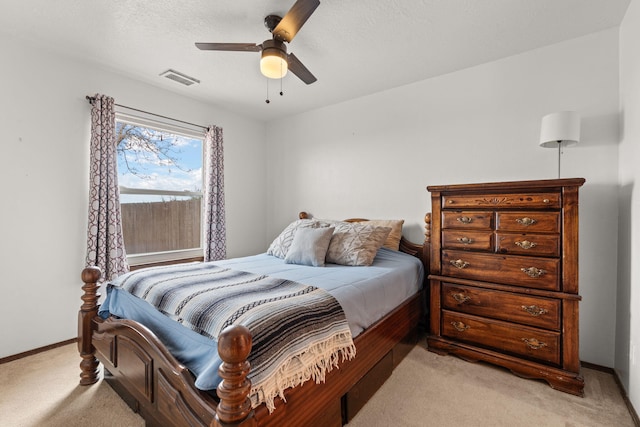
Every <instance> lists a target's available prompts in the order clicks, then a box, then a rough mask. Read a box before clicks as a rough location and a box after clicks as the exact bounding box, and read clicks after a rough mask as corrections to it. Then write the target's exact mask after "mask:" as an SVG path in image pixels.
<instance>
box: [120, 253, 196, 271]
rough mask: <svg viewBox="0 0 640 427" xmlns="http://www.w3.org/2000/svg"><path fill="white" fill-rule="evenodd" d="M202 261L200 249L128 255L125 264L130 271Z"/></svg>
mask: <svg viewBox="0 0 640 427" xmlns="http://www.w3.org/2000/svg"><path fill="white" fill-rule="evenodd" d="M203 260H204V255H203V253H202V249H190V250H183V251H172V252H157V253H149V254H139V255H128V256H127V262H128V263H129V269H130V270H138V269H140V268H144V267H152V266H158V265H170V264H180V263H185V262H194V261H200V262H202V261H203Z"/></svg>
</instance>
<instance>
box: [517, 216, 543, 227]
mask: <svg viewBox="0 0 640 427" xmlns="http://www.w3.org/2000/svg"><path fill="white" fill-rule="evenodd" d="M516 222H517V223H518V224H520V225H524V226H525V227H528V226H530V225H533V224H535V223H536V222H538V221H536V220H535V219H533V218H529V217H524V218H518V219H516Z"/></svg>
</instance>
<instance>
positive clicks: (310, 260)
mask: <svg viewBox="0 0 640 427" xmlns="http://www.w3.org/2000/svg"><path fill="white" fill-rule="evenodd" d="M333 230H334V228H333V227H326V228H298V229H297V230H296V232H295V235H294V236H293V241H292V242H291V246H290V247H289V251H288V252H287V256H285V257H284V262H286V263H287V264H301V265H312V266H314V267H323V266H324V262H325V256H326V254H327V249H329V242H330V241H331V236H332V235H333Z"/></svg>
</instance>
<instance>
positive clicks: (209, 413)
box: [78, 212, 430, 427]
mask: <svg viewBox="0 0 640 427" xmlns="http://www.w3.org/2000/svg"><path fill="white" fill-rule="evenodd" d="M299 217H300V221H311V219H310V217H309V215H307V214H305V213H304V212H303V213H300V215H299ZM314 221H316V220H314ZM319 221H322V220H319ZM345 221H346V223H348V224H351V223H358V224H365V225H366V224H368V223H371V224H373V222H367V220H365V219H362V218H355V219H349V220H345ZM425 223H426V226H425V241H424V244H422V245H418V244H415V243H412V242H410V241H408V240H407V239H405V238H404V237H403V236H401V235H398V236H397V242H396V245H397V247H396V248H394V249H397V251H395V250H389V249H385V248H381V249H380V250H378V251H377V252H376V253H375V258H374V260H373V261H372V262H373V264H372V265H371V267H373V268H360V267H345V268H347V269H349V268H350V270H348V271H349V273H346V276H350V275H352V274H353V275H355V274H356V272H357V271H366V272H367V274H369V275H372V274H373V275H374V276H375V274H374V273H371V272H374V271H376V270H380V271H385V269H386V267H388V265H389V264H390V263H393V262H395V261H394V260H395V259H396V258H402V257H404V258H410V259H414V261H413V262H414V263H415V258H417V259H418V260H419V261H420V262H419V264H420V268H421V270H422V271H421V272H420V274H421V275H420V277H421V280H420V281H421V283H420V284H419V285H418V288H417V290H415V291H411V290H408V291H407V292H408V293H409V294H408V296H406V297H403V296H395V295H394V294H395V293H400V292H395V290H394V288H393V286H394V285H395V281H396V280H397V279H396V278H395V277H396V276H393V275H388V274H386V273H385V274H383V275H382V276H380V277H382V279H380V278H378V279H376V280H377V281H378V282H385V281H386V282H389V283H378V284H377V285H376V286H377V288H375V287H373V286H369V285H368V283H370V281H369V279H366V280H365V279H362V278H358V277H357V276H354V277H355V278H354V279H353V280H354V281H355V282H354V283H356V284H354V283H349V284H347V286H346V289H348V291H345V290H344V289H345V288H344V287H342V285H340V286H337V285H336V286H334V284H335V283H336V282H341V281H345V280H347V279H344V278H342V277H343V276H345V274H342V273H340V272H339V271H340V270H339V269H338V268H336V267H338V266H336V265H333V264H326V266H325V267H328V268H317V267H308V266H300V265H299V263H297V262H296V261H295V260H294V261H293V262H290V260H288V261H287V262H283V259H285V258H287V257H285V256H283V257H282V258H281V257H279V256H275V257H274V256H273V255H278V254H277V253H269V251H272V249H273V248H272V247H273V246H274V244H275V243H276V241H275V240H274V243H272V245H271V246H270V248H269V251H268V253H267V254H260V255H256V256H253V257H243V258H238V259H233V260H225V261H220V262H216V263H214V264H215V265H214V266H211V268H216V269H217V268H230V269H233V271H236V270H237V271H243V272H248V273H249V274H253V273H260V274H268V275H269V277H271V276H277V277H282V278H283V279H288V280H289V279H290V280H293V281H296V282H304V283H305V284H310V285H312V286H313V287H316V286H317V287H320V288H323V287H324V288H326V292H327V293H329V294H331V295H332V296H333V295H334V294H335V295H336V299H337V300H339V301H340V304H341V306H343V307H344V312H345V316H346V317H347V318H348V319H349V322H348V329H349V330H350V332H351V333H352V335H353V337H354V338H353V346H354V348H355V357H351V358H347V357H344V355H343V357H341V358H340V360H339V361H338V362H336V364H337V367H336V369H328V370H327V371H326V372H323V375H322V380H323V381H318V382H316V381H313V380H310V381H306V382H304V383H303V384H301V385H297V386H295V387H292V388H286V390H284V391H283V392H282V393H281V394H280V395H279V396H276V397H275V398H274V399H273V400H272V401H270V402H268V403H267V402H265V401H258V402H256V400H255V398H254V395H253V390H252V384H251V381H250V379H251V375H252V374H254V373H255V372H252V371H251V365H250V363H249V360H255V359H251V358H252V357H255V352H256V351H257V350H256V349H255V348H254V353H251V350H252V335H251V333H250V332H249V329H248V328H247V327H245V326H242V325H238V324H236V325H231V326H228V327H226V328H224V329H222V332H221V333H220V334H219V335H217V340H215V341H217V343H215V341H213V342H214V344H217V345H216V347H217V348H216V351H215V353H217V355H216V356H217V357H218V358H219V365H220V367H219V369H217V370H216V372H215V374H212V373H211V372H210V371H211V369H210V368H206V369H202V368H201V365H197V363H196V365H193V363H194V362H193V361H192V360H189V359H188V357H185V353H189V354H192V353H193V354H197V353H198V351H197V350H194V351H189V352H185V351H183V352H180V351H177V352H176V348H177V347H179V345H180V342H181V341H180V340H178V341H177V342H172V341H171V340H170V339H167V337H166V334H165V333H164V332H163V331H161V330H158V329H157V326H156V325H155V324H153V322H151V323H147V322H146V320H142V319H143V318H138V317H136V315H135V314H132V315H129V314H130V313H131V312H127V311H124V312H123V313H118V315H116V314H114V313H112V312H117V309H115V308H113V307H115V306H113V307H112V305H113V304H115V302H114V300H116V299H117V298H116V297H115V295H118V292H117V291H118V289H113V286H110V289H109V290H110V292H109V295H108V298H107V300H106V301H105V302H104V303H103V304H102V306H101V305H100V304H99V303H98V300H99V298H100V295H99V293H98V288H99V285H98V284H97V282H98V281H99V277H100V271H99V269H97V268H95V267H89V268H86V269H84V270H83V272H82V280H83V282H84V286H83V288H82V289H83V291H84V294H83V296H82V300H83V304H82V306H81V309H80V312H79V320H78V327H79V331H78V334H79V342H78V347H79V351H80V356H81V359H82V360H81V363H80V367H81V374H80V384H81V385H90V384H94V383H96V382H97V381H98V379H99V377H100V364H102V365H103V366H104V378H105V381H107V382H108V383H109V384H110V385H111V386H112V387H113V389H114V390H116V392H117V393H118V394H119V395H120V396H121V397H122V398H123V399H124V400H125V402H127V404H129V406H130V407H131V408H132V409H133V410H134V411H136V412H138V413H140V415H141V416H142V417H143V418H144V419H145V421H146V423H147V425H157V426H238V427H240V426H243V427H244V426H284V425H287V426H315V425H317V426H341V425H343V424H345V423H346V422H348V421H349V420H350V419H352V418H353V416H354V415H355V414H356V413H357V411H358V410H359V409H360V408H361V407H362V406H363V405H364V403H365V402H366V400H367V399H368V398H369V397H370V396H371V395H372V394H373V393H374V392H375V390H377V388H378V387H379V386H380V385H382V383H383V382H384V380H385V379H386V378H387V377H388V376H389V375H390V373H391V371H392V370H393V368H394V367H395V366H397V364H398V363H399V362H400V361H401V360H402V358H403V357H404V356H405V355H406V354H407V353H408V351H409V350H410V349H411V348H412V347H413V345H414V344H415V342H416V340H417V337H418V331H419V329H420V328H421V327H424V325H423V324H422V322H424V319H425V316H424V312H425V306H426V304H425V303H426V301H425V296H424V295H425V293H424V291H423V289H424V286H423V285H424V278H426V277H427V275H428V271H427V268H428V266H429V262H428V259H427V257H428V255H429V250H428V247H427V248H426V250H425V246H426V245H428V244H429V241H430V215H429V214H427V216H426V217H425ZM292 224H293V223H292ZM329 225H331V224H329ZM326 226H328V225H327V224H324V225H323V227H326ZM286 231H287V229H285V230H284V231H283V233H281V236H283V235H284V234H285V232H286ZM307 231H309V230H307ZM296 233H297V231H296ZM297 234H300V235H302V234H303V233H302V232H300V233H297ZM392 234H393V233H392ZM281 236H279V238H280V237H281ZM390 238H391V237H390ZM276 240H277V239H276ZM277 249H278V248H277V246H276V247H275V249H274V251H275V252H277ZM293 252H295V251H293V250H292V251H290V253H289V255H291V253H293ZM405 254H409V255H411V256H412V257H407V256H406V255H405ZM327 257H328V255H327ZM403 261H405V260H403ZM306 263H307V264H308V262H306ZM201 264H202V263H201ZM206 264H208V263H206ZM256 264H257V266H256ZM302 264H305V262H303V263H302ZM356 265H357V264H356ZM365 265H366V264H365ZM167 268H168V269H171V268H174V267H167ZM180 268H184V269H186V270H188V269H189V268H191V267H190V266H184V267H180ZM265 269H266V273H265V271H264V270H265ZM253 270H255V271H253ZM309 271H318V272H321V273H322V275H324V276H326V277H328V281H327V279H326V277H325V278H324V279H317V278H314V277H312V276H311V275H309ZM352 272H353V273H352ZM287 275H289V276H287ZM348 280H352V279H351V278H349V279H348ZM327 283H329V285H327ZM358 283H364V284H367V286H359V285H358ZM371 283H373V282H371ZM398 283H400V282H398ZM389 285H391V287H389ZM385 286H386V290H385ZM364 288H367V289H369V288H372V289H378V290H377V291H376V292H378V293H379V294H380V295H382V296H383V298H382V300H383V301H386V304H387V305H389V304H392V305H393V306H389V307H386V308H384V309H383V310H382V309H377V308H372V309H367V310H362V309H361V308H362V307H363V306H367V307H368V306H369V305H370V306H371V307H373V305H372V304H370V303H368V302H367V301H368V300H371V299H372V297H371V296H366V295H365V296H364V298H365V300H362V299H361V300H355V301H351V302H349V301H346V302H345V300H344V295H341V294H356V295H360V298H362V297H363V296H362V295H361V294H363V293H364V292H363V289H364ZM394 298H395V300H394ZM378 299H380V298H378ZM363 301H365V303H363ZM383 305H384V304H383ZM358 312H359V313H358ZM363 314H364V317H365V319H362V318H361V317H362V315H363ZM366 317H368V318H366ZM134 319H136V320H134ZM353 319H357V320H356V321H355V322H353ZM178 326H179V327H180V328H182V327H183V326H181V325H178ZM189 333H191V331H189ZM185 334H186V333H185ZM159 336H160V337H162V339H160V338H159ZM185 336H186V335H185ZM176 353H177V354H176ZM198 366H200V367H198ZM216 366H217V365H216ZM199 371H206V372H208V375H209V376H210V379H209V380H208V381H209V382H211V381H218V380H220V379H221V382H220V383H219V385H218V387H217V388H216V389H215V390H214V391H213V392H212V391H210V390H207V388H208V387H206V386H204V387H203V386H202V384H203V377H204V378H206V377H205V375H204V374H203V373H202V372H199ZM216 375H217V376H216ZM204 382H205V383H206V382H207V381H206V380H205V381H204ZM197 383H198V384H197Z"/></svg>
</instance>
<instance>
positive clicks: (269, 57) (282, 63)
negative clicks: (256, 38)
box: [260, 40, 289, 79]
mask: <svg viewBox="0 0 640 427" xmlns="http://www.w3.org/2000/svg"><path fill="white" fill-rule="evenodd" d="M288 69H289V64H288V62H287V47H286V46H285V44H284V43H282V42H280V41H277V40H267V41H265V42H264V43H263V44H262V57H261V58H260V72H261V73H262V74H263V75H264V76H265V77H268V78H270V79H281V78H283V77H284V76H286V75H287V70H288Z"/></svg>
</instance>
